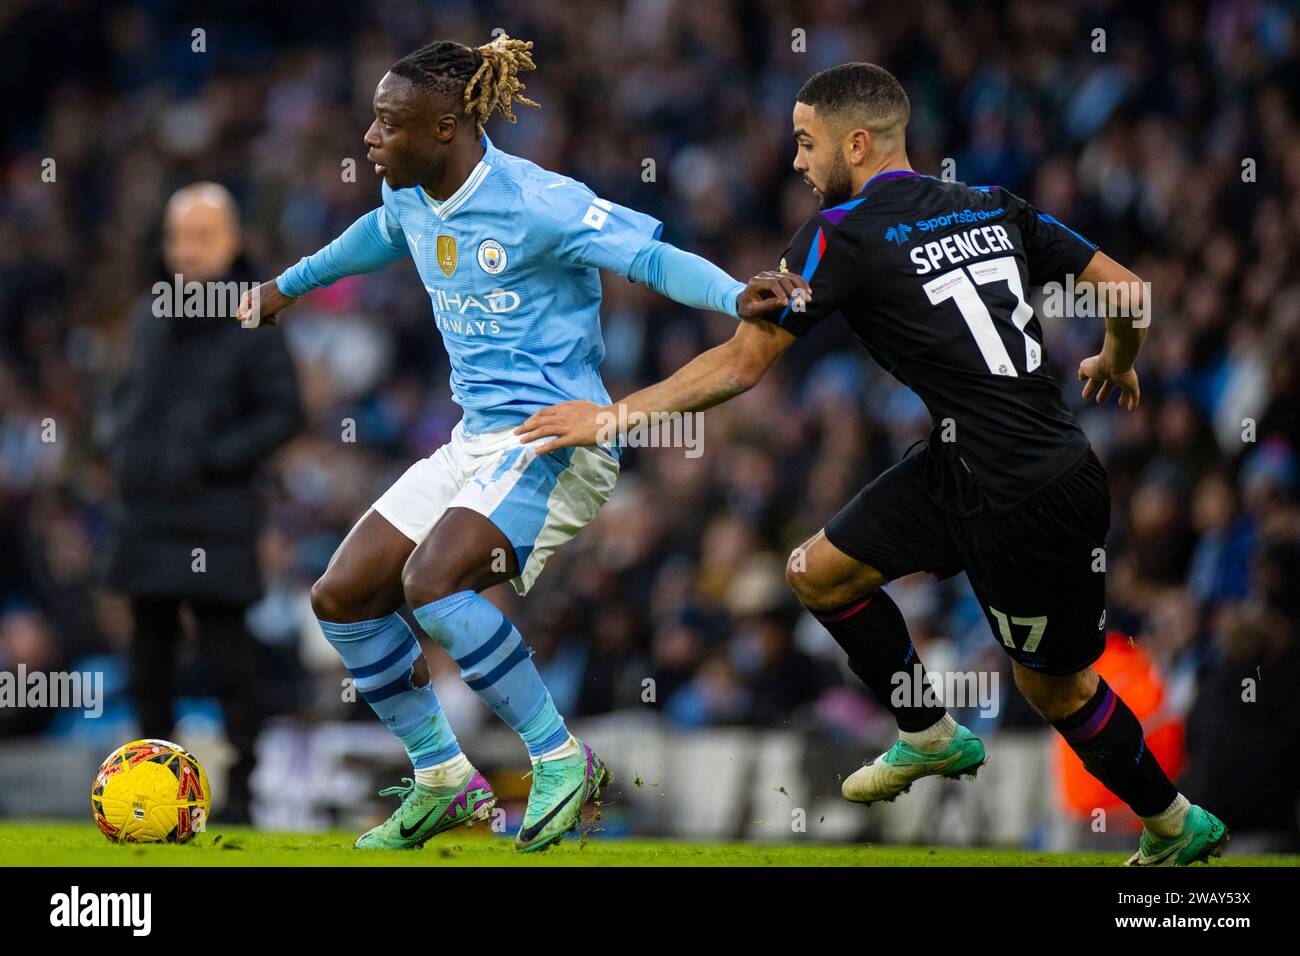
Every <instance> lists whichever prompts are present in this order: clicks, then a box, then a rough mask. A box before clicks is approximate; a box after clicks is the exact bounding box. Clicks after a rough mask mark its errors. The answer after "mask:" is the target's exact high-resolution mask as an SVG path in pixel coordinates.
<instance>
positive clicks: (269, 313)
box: [236, 281, 298, 329]
mask: <svg viewBox="0 0 1300 956" xmlns="http://www.w3.org/2000/svg"><path fill="white" fill-rule="evenodd" d="M297 301H298V300H297V299H296V298H295V297H294V296H291V295H285V294H284V293H283V292H281V291H280V287H279V286H278V285H276V284H275V282H274V281H272V282H263V283H262V284H261V285H260V286H258V287H257V288H256V289H252V290H251V291H249V292H245V293H244V297H243V298H242V299H240V300H239V312H238V313H237V314H236V317H237V318H238V319H239V324H240V325H242V326H243V327H244V328H246V329H255V328H257V327H258V326H259V325H261V324H262V323H263V322H265V323H266V324H267V325H275V324H276V319H275V315H276V313H277V312H281V311H283V310H284V309H287V308H288V307H289V306H291V305H293V304H294V303H295V302H297Z"/></svg>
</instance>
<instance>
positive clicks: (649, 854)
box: [0, 820, 1300, 867]
mask: <svg viewBox="0 0 1300 956" xmlns="http://www.w3.org/2000/svg"><path fill="white" fill-rule="evenodd" d="M355 838H356V835H355V834H353V833H348V832H343V831H338V830H335V831H328V832H324V833H266V832H261V831H258V830H253V829H251V828H249V827H236V826H220V825H218V824H213V825H212V826H211V827H210V828H209V829H208V831H207V832H206V833H201V834H199V836H198V837H196V838H195V840H194V841H193V842H191V843H188V844H186V845H184V846H170V845H152V846H129V845H124V846H115V845H113V844H111V843H109V842H108V841H107V840H105V839H104V837H103V836H102V835H101V834H100V832H99V831H98V830H97V829H95V827H94V825H93V824H92V823H91V822H90V821H89V820H87V821H86V822H85V823H78V822H0V866H51V867H59V866H540V867H552V866H1117V865H1119V864H1120V863H1122V862H1123V861H1124V858H1125V854H1122V853H1039V852H1026V851H1016V850H978V849H949V848H943V847H935V848H929V847H893V846H890V847H877V846H867V845H852V846H843V845H835V846H832V845H826V844H811V843H810V844H804V845H799V844H781V845H774V844H746V843H688V842H678V841H671V840H614V839H608V838H603V837H601V836H600V835H599V834H597V835H594V836H590V837H587V838H580V837H577V836H569V837H567V838H566V839H565V840H564V842H563V843H561V844H559V845H558V846H555V847H552V848H551V849H549V850H546V851H544V852H542V853H535V854H521V853H516V852H515V850H514V846H513V844H512V843H511V841H510V840H509V839H508V838H506V837H503V836H497V835H493V834H491V833H490V832H488V831H487V830H486V829H485V828H483V827H476V828H475V829H473V830H468V829H465V830H455V831H451V832H448V833H443V834H440V835H438V836H436V837H434V838H433V839H432V840H430V841H429V843H427V844H426V845H425V847H424V848H423V849H422V850H414V851H399V850H371V851H362V850H354V849H353V848H352V841H353V840H354V839H355ZM1210 865H1211V866H1296V865H1300V857H1288V856H1256V857H1231V856H1229V857H1225V858H1223V859H1219V860H1215V861H1214V862H1213V863H1211V864H1210Z"/></svg>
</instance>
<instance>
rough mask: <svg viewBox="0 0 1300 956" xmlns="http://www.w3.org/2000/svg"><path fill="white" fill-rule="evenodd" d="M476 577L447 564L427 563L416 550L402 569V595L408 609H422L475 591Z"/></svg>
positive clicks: (442, 562)
mask: <svg viewBox="0 0 1300 956" xmlns="http://www.w3.org/2000/svg"><path fill="white" fill-rule="evenodd" d="M476 584H477V582H476V580H475V575H474V574H472V573H466V572H465V571H464V570H463V569H461V568H457V567H455V566H454V564H453V563H452V562H449V561H434V560H429V559H428V558H427V556H426V555H424V554H422V553H421V552H420V551H418V550H417V551H416V552H415V553H414V554H412V555H411V557H410V558H408V559H407V561H406V564H405V566H404V567H403V568H402V592H403V593H404V594H405V595H406V603H407V604H409V605H411V607H424V605H426V604H431V603H433V602H434V601H441V600H442V599H443V598H445V597H451V596H452V595H453V594H458V593H460V592H461V591H471V590H478V588H477V587H476Z"/></svg>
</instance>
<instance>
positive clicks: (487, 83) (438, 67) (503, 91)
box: [389, 33, 541, 136]
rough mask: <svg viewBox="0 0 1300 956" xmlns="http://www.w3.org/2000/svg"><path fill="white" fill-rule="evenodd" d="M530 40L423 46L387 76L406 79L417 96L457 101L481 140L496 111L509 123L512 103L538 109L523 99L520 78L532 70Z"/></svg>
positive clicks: (502, 38)
mask: <svg viewBox="0 0 1300 956" xmlns="http://www.w3.org/2000/svg"><path fill="white" fill-rule="evenodd" d="M532 48H533V44H532V41H531V40H527V41H525V40H515V39H513V38H511V37H508V36H506V35H505V34H504V33H503V34H501V35H500V36H498V37H497V38H496V39H495V40H493V41H492V42H491V43H485V44H483V46H481V47H478V48H477V49H474V48H473V47H467V46H465V45H464V44H463V43H456V42H455V41H453V40H438V41H436V42H434V43H426V44H425V45H424V46H422V47H420V49H418V50H416V51H415V52H414V53H409V54H407V55H406V56H404V57H402V58H401V59H400V60H398V61H397V62H396V63H395V64H393V68H392V69H391V70H390V71H389V72H391V73H394V74H396V75H397V76H403V77H406V78H407V79H408V80H410V81H411V83H412V84H414V85H415V87H416V89H418V90H420V91H422V92H431V93H436V94H439V95H445V96H453V97H455V96H459V97H461V98H462V99H463V100H464V103H465V112H466V113H468V114H469V115H470V116H472V117H474V131H475V134H476V135H478V136H482V135H483V124H484V123H486V122H487V121H488V118H489V117H491V115H492V114H493V113H494V112H496V113H500V114H501V116H502V117H503V118H504V119H506V120H508V121H509V122H511V123H513V122H515V114H514V112H513V111H512V110H511V108H510V104H511V103H512V102H513V101H515V100H518V101H519V102H520V103H523V104H524V105H526V106H531V107H533V108H535V109H540V108H541V107H540V106H539V105H538V104H537V103H534V102H533V101H532V100H530V99H528V97H526V96H524V95H523V93H524V84H523V83H522V82H521V81H520V79H519V74H520V73H526V72H527V71H529V70H535V69H537V66H536V65H535V64H534V63H533V56H532V54H531V53H530V52H529V51H530V50H532Z"/></svg>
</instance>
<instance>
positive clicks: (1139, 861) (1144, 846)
mask: <svg viewBox="0 0 1300 956" xmlns="http://www.w3.org/2000/svg"><path fill="white" fill-rule="evenodd" d="M1227 842H1228V828H1227V827H1226V826H1224V825H1223V821H1222V820H1220V819H1219V818H1218V817H1216V816H1215V815H1214V814H1213V813H1210V812H1209V811H1208V810H1202V809H1201V808H1200V807H1198V806H1197V805H1196V804H1194V803H1193V804H1192V805H1191V806H1190V807H1188V808H1187V816H1185V817H1184V818H1183V832H1182V833H1180V834H1179V835H1178V836H1176V837H1174V838H1173V839H1172V840H1165V839H1162V838H1160V837H1158V836H1156V835H1155V834H1153V833H1152V832H1151V831H1150V830H1148V829H1146V828H1145V827H1143V828H1142V836H1141V837H1139V838H1138V851H1137V852H1136V853H1134V854H1133V855H1132V856H1131V857H1129V859H1128V864H1127V865H1128V866H1191V865H1192V864H1193V863H1208V862H1209V861H1210V857H1212V856H1222V855H1223V845H1224V844H1225V843H1227Z"/></svg>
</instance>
